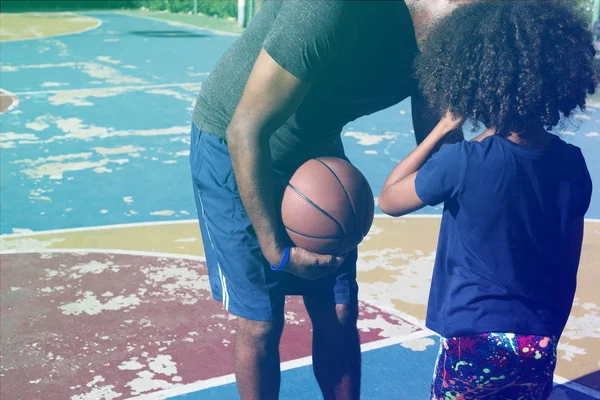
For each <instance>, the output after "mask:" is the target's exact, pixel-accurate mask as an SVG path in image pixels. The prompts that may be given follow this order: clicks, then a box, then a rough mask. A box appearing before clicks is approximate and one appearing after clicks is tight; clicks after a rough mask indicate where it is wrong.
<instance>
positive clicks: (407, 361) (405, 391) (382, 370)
mask: <svg viewBox="0 0 600 400" xmlns="http://www.w3.org/2000/svg"><path fill="white" fill-rule="evenodd" d="M417 340H421V341H422V340H427V341H428V342H433V341H434V340H435V345H429V346H427V347H426V348H424V349H420V350H419V351H414V350H413V349H414V347H413V349H409V348H407V347H403V345H402V344H396V345H391V346H386V347H382V348H379V349H375V350H369V351H365V352H363V358H362V360H363V371H362V387H361V399H363V400H381V399H398V400H417V399H423V400H425V399H428V398H429V385H430V384H431V377H432V375H433V365H434V362H435V359H436V357H437V352H438V347H437V346H438V343H437V338H436V337H433V336H432V337H429V338H425V339H417ZM409 343H410V342H409ZM413 343H414V342H413ZM411 347H412V346H411ZM281 380H282V382H281V398H282V399H294V400H315V399H322V398H323V397H322V395H321V393H320V391H319V387H318V386H317V383H316V381H315V379H314V375H313V372H312V366H310V365H309V366H304V367H299V368H296V369H292V370H287V371H284V372H283V373H282V377H281ZM237 398H238V394H237V387H236V385H235V384H234V383H231V384H227V385H223V386H216V387H213V388H210V389H205V390H201V391H197V392H192V393H190V394H186V395H181V396H174V397H170V398H169V399H170V400H229V399H231V400H234V399H237ZM551 399H552V400H559V399H569V400H592V399H594V397H591V396H588V395H586V394H583V393H580V392H577V391H575V390H572V389H570V388H568V387H565V386H561V385H557V386H556V387H555V389H554V393H553V395H552V397H551Z"/></svg>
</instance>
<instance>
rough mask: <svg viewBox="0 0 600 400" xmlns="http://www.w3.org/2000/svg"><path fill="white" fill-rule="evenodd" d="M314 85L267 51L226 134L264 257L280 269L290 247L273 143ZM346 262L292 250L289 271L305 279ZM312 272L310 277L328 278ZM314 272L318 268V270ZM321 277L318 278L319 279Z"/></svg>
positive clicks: (259, 61)
mask: <svg viewBox="0 0 600 400" xmlns="http://www.w3.org/2000/svg"><path fill="white" fill-rule="evenodd" d="M309 89H310V85H309V84H307V83H305V82H302V81H301V80H299V79H298V78H296V77H295V76H294V75H292V74H291V73H289V72H288V71H286V70H285V69H284V68H282V67H281V66H280V65H279V64H278V63H277V62H275V60H273V58H271V56H270V55H269V54H268V53H267V52H266V51H265V50H264V49H263V50H262V51H261V52H260V54H259V56H258V58H257V60H256V63H255V65H254V68H253V70H252V73H251V74H250V77H249V79H248V82H247V84H246V87H245V89H244V93H243V95H242V97H241V99H240V102H239V103H238V106H237V108H236V110H235V113H234V114H233V117H232V120H231V122H230V124H229V127H228V129H227V143H228V147H229V153H230V155H231V161H232V164H233V169H234V173H235V177H236V181H237V184H238V188H239V191H240V195H241V198H242V202H243V203H244V207H245V208H246V212H247V213H248V216H249V217H250V220H251V221H252V225H253V227H254V230H255V231H256V234H257V236H258V240H259V242H260V246H261V249H262V251H263V254H264V256H265V258H266V259H267V260H268V261H269V262H270V263H271V264H272V265H277V264H279V262H280V260H281V258H282V254H283V250H284V247H285V235H284V234H283V232H282V231H281V224H280V221H279V217H278V213H277V208H278V207H279V204H276V202H275V192H274V187H275V179H274V173H273V168H272V162H271V150H270V147H269V138H270V136H271V134H272V133H273V132H274V131H275V130H277V128H279V127H280V126H281V125H282V124H283V123H285V122H286V121H287V120H288V119H289V118H290V117H291V116H292V115H293V114H294V112H295V111H296V109H297V108H298V107H299V106H300V104H301V103H302V101H303V100H304V98H305V96H306V94H307V93H308V91H309ZM341 261H342V259H341V258H335V257H332V256H319V255H316V254H312V253H309V252H306V251H303V250H300V249H297V248H294V249H292V252H291V256H290V263H289V266H290V269H288V270H289V272H292V273H296V274H299V273H300V274H302V273H304V271H303V269H305V268H306V267H308V266H313V265H320V266H337V265H339V263H341ZM328 269H331V268H326V269H323V271H311V272H310V276H306V277H309V278H315V277H317V278H318V277H320V274H322V275H325V274H326V273H329V272H330V271H329V272H328V271H326V270H328ZM313 270H314V269H313ZM315 275H319V276H315Z"/></svg>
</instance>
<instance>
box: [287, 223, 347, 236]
mask: <svg viewBox="0 0 600 400" xmlns="http://www.w3.org/2000/svg"><path fill="white" fill-rule="evenodd" d="M284 226H285V225H284ZM285 229H287V230H288V231H290V232H292V233H295V234H296V235H299V236H303V237H305V238H309V239H326V240H329V239H331V240H340V239H343V238H344V237H343V236H312V235H307V234H306V233H300V232H298V231H295V230H293V229H292V228H289V227H287V226H285Z"/></svg>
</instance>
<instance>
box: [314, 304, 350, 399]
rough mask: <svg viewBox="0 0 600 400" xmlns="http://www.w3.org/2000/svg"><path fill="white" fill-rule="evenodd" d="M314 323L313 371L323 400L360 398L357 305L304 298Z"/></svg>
mask: <svg viewBox="0 0 600 400" xmlns="http://www.w3.org/2000/svg"><path fill="white" fill-rule="evenodd" d="M304 304H305V305H306V309H307V310H308V313H309V315H310V318H311V321H312V324H313V370H314V373H315V377H316V378H317V382H318V383H319V386H320V387H321V391H322V392H323V396H324V398H325V400H355V399H359V398H360V374H361V354H360V338H359V335H358V329H357V327H356V321H357V319H358V306H357V305H355V306H348V305H343V304H337V305H336V304H333V303H330V304H323V300H322V299H320V300H319V299H312V298H310V297H307V296H304Z"/></svg>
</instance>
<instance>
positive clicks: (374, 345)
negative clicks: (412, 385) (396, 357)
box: [128, 331, 433, 400]
mask: <svg viewBox="0 0 600 400" xmlns="http://www.w3.org/2000/svg"><path fill="white" fill-rule="evenodd" d="M427 336H431V333H429V332H425V331H418V332H413V333H410V334H408V335H405V336H400V337H397V338H389V339H382V340H377V341H375V342H371V343H365V344H362V345H361V346H360V349H361V351H362V352H365V351H370V350H376V349H380V348H382V347H387V346H392V345H396V344H400V343H403V342H406V341H409V340H413V339H420V338H424V337H427ZM311 364H312V357H311V356H308V357H302V358H298V359H296V360H291V361H286V362H283V363H281V371H288V370H291V369H295V368H300V367H305V366H308V365H311ZM432 369H433V366H432ZM234 382H235V375H234V374H230V375H225V376H219V377H217V378H211V379H207V380H204V381H198V382H194V383H189V384H187V385H181V386H176V387H174V388H171V389H166V390H161V391H159V392H155V393H149V394H145V395H141V396H136V397H130V398H129V399H128V400H134V399H135V400H163V399H166V398H169V397H173V396H180V395H183V394H188V393H192V392H197V391H200V390H204V389H209V388H212V387H215V386H222V385H226V384H228V383H234Z"/></svg>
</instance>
